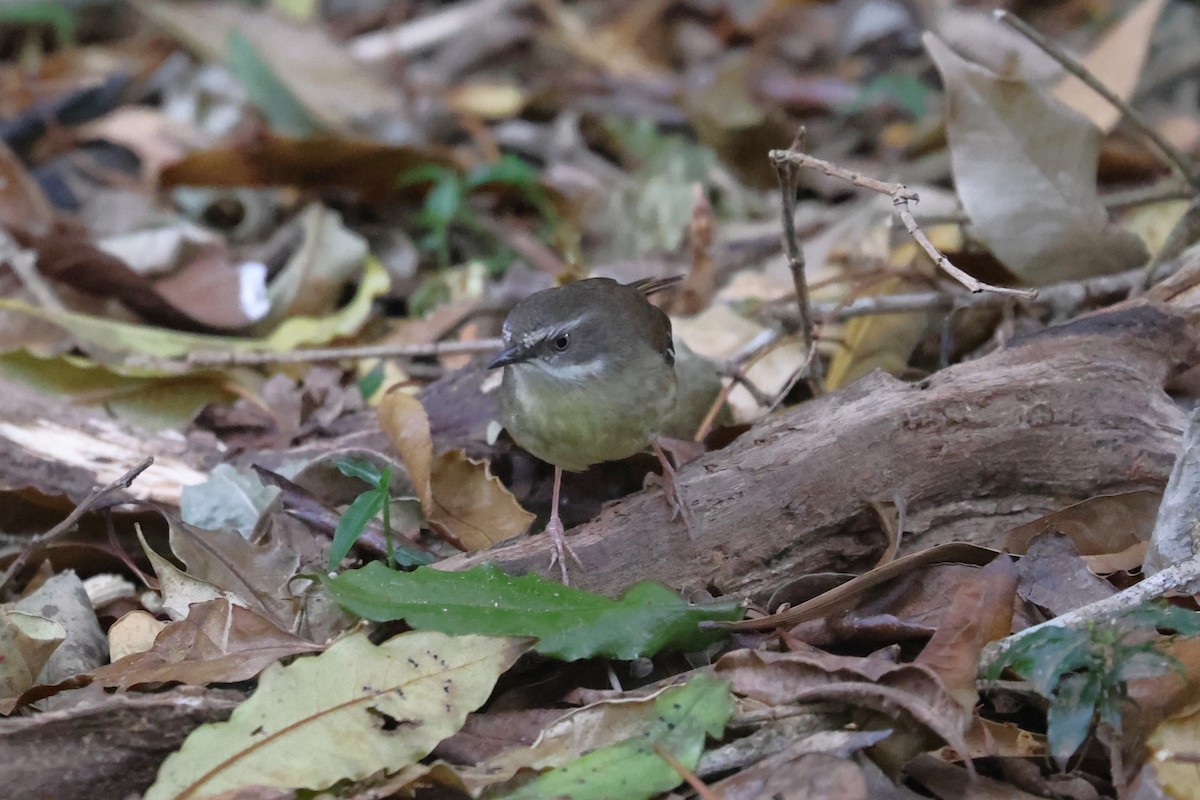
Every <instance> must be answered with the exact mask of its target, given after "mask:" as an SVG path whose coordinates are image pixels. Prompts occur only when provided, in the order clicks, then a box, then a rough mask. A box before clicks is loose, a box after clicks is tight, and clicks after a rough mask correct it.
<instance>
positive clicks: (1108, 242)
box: [924, 33, 1146, 285]
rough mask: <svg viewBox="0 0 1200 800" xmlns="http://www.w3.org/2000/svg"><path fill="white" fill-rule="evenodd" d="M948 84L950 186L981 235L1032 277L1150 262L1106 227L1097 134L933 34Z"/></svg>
mask: <svg viewBox="0 0 1200 800" xmlns="http://www.w3.org/2000/svg"><path fill="white" fill-rule="evenodd" d="M924 42H925V47H926V49H927V50H928V51H929V54H930V56H931V57H932V58H933V61H934V63H935V64H936V65H937V68H938V71H939V72H940V73H941V76H942V80H943V82H944V83H945V86H946V133H947V136H948V138H949V140H950V160H951V165H952V167H953V172H954V183H955V186H956V187H957V189H958V194H959V197H960V198H961V199H962V203H963V207H964V208H965V209H966V211H967V214H968V216H969V217H970V218H971V222H972V223H974V225H975V228H976V230H977V232H978V234H979V237H980V238H981V239H982V240H983V241H984V243H985V244H987V246H988V248H989V249H991V251H992V252H993V253H994V254H995V255H996V257H997V258H999V259H1000V260H1001V261H1002V262H1004V265H1005V266H1006V267H1008V268H1009V269H1010V270H1012V271H1013V272H1014V273H1016V274H1017V275H1019V276H1020V277H1021V278H1023V279H1024V280H1025V281H1027V282H1028V283H1031V284H1034V285H1044V284H1047V283H1051V282H1053V281H1063V280H1074V279H1077V278H1087V277H1091V276H1094V275H1107V274H1111V273H1114V272H1120V271H1122V270H1126V269H1132V268H1133V267H1136V266H1138V265H1139V264H1141V263H1142V262H1143V261H1144V260H1145V259H1146V248H1145V245H1143V244H1142V242H1141V240H1140V239H1138V238H1137V237H1136V236H1134V235H1132V234H1130V233H1127V232H1125V231H1123V230H1120V229H1119V228H1115V227H1113V226H1112V225H1110V224H1109V221H1108V214H1107V212H1106V211H1105V209H1104V205H1103V204H1102V203H1101V202H1100V197H1099V193H1098V192H1097V189H1096V164H1097V162H1098V159H1099V146H1100V132H1099V131H1098V130H1097V129H1096V127H1095V126H1094V125H1092V124H1091V123H1090V122H1088V121H1087V120H1086V119H1084V118H1083V117H1081V116H1080V115H1079V114H1077V113H1075V112H1074V111H1071V110H1070V109H1067V108H1064V107H1063V106H1062V105H1061V104H1058V103H1057V102H1055V101H1053V100H1051V99H1050V98H1049V97H1047V96H1046V95H1045V94H1044V93H1043V92H1041V91H1040V90H1038V89H1036V88H1034V87H1033V86H1030V85H1029V84H1027V83H1025V82H1024V81H1021V80H1014V79H1010V78H1006V77H1005V76H1002V75H997V74H994V73H992V72H990V71H988V70H986V69H984V68H983V67H980V66H978V65H976V64H972V63H970V62H968V61H966V60H965V59H963V58H962V57H961V56H959V55H957V54H956V53H955V52H954V51H953V50H951V49H950V48H949V47H948V46H946V45H945V44H944V43H943V42H942V41H941V40H940V39H938V38H937V37H936V36H934V35H932V34H929V33H927V34H925V37H924Z"/></svg>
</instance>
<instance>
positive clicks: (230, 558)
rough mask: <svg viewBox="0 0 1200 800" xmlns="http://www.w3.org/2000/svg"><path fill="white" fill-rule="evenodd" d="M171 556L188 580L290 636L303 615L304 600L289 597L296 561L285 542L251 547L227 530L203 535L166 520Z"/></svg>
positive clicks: (202, 532) (183, 523)
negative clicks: (231, 599) (209, 586)
mask: <svg viewBox="0 0 1200 800" xmlns="http://www.w3.org/2000/svg"><path fill="white" fill-rule="evenodd" d="M167 522H168V524H169V525H170V529H171V530H170V542H171V551H172V552H173V553H174V554H175V555H176V556H178V557H179V559H180V560H181V561H183V563H184V564H186V565H187V575H188V576H189V577H190V578H192V579H195V580H200V581H204V582H206V583H209V584H212V585H213V586H216V587H218V588H220V589H221V590H223V591H225V592H229V593H230V594H232V595H233V596H235V597H237V598H239V599H240V600H242V601H243V602H245V603H246V605H247V606H248V607H249V608H250V609H252V610H253V611H255V612H256V613H258V614H260V615H262V616H263V617H266V618H267V619H269V620H271V621H272V622H273V623H275V624H276V625H277V626H278V627H280V628H282V629H284V630H291V629H292V628H293V627H294V626H295V624H296V621H297V619H299V618H300V617H302V616H303V613H304V598H302V597H298V596H296V595H294V594H293V593H292V589H293V587H292V586H291V581H292V579H293V578H294V577H295V576H296V573H297V571H299V568H300V556H299V554H298V553H297V552H296V550H295V549H294V548H292V547H290V546H289V545H288V544H287V543H286V542H267V543H262V544H255V543H253V542H249V541H247V540H246V538H245V537H243V536H242V535H241V534H240V533H238V532H237V531H235V530H231V529H222V530H201V529H199V528H196V527H193V526H191V525H188V524H187V523H185V522H182V521H181V520H178V519H174V518H170V517H168V518H167Z"/></svg>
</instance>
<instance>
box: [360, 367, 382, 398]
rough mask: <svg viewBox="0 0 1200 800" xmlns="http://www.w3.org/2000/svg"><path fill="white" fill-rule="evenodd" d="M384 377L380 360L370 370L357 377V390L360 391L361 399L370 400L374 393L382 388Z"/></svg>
mask: <svg viewBox="0 0 1200 800" xmlns="http://www.w3.org/2000/svg"><path fill="white" fill-rule="evenodd" d="M384 377H385V370H384V368H383V362H382V361H380V362H379V363H378V364H376V365H375V366H374V367H372V368H371V371H370V372H368V373H367V374H366V375H363V376H362V377H361V378H359V379H358V391H359V392H361V393H362V396H363V400H367V401H370V399H371V398H372V397H374V396H375V393H376V392H378V391H379V390H380V389H382V388H383V380H384Z"/></svg>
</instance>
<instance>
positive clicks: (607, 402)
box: [500, 355, 675, 471]
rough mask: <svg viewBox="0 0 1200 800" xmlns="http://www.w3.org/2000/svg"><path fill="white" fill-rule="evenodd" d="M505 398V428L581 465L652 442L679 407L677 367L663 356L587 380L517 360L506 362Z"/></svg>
mask: <svg viewBox="0 0 1200 800" xmlns="http://www.w3.org/2000/svg"><path fill="white" fill-rule="evenodd" d="M654 357H655V358H659V357H658V356H657V355H656V356H654ZM639 367H645V368H639ZM500 402H501V411H502V415H503V422H504V427H505V428H507V429H508V432H509V434H510V435H511V436H512V438H513V439H514V440H515V441H516V442H517V444H519V445H521V447H523V448H525V449H526V450H528V451H529V452H530V453H532V454H533V455H535V456H537V457H538V458H540V459H542V460H543V461H548V462H549V463H551V464H554V465H555V466H559V467H562V468H563V469H565V470H568V471H580V470H583V469H586V468H587V467H589V466H591V465H592V464H597V463H600V462H602V461H616V460H618V459H622V458H627V457H629V456H631V455H634V454H635V453H638V452H640V451H641V450H643V449H644V448H645V447H646V446H647V445H649V443H650V440H651V439H652V438H653V437H654V436H655V435H656V434H657V433H658V432H659V431H660V429H661V426H662V424H663V421H664V420H665V419H666V418H667V416H668V415H669V414H670V413H671V411H672V410H673V409H674V407H675V373H674V370H673V369H666V370H664V369H663V368H662V361H661V359H659V360H658V361H657V363H655V364H647V365H633V366H632V368H625V369H622V370H618V371H617V374H615V375H613V374H610V375H607V376H604V377H603V378H599V379H598V380H594V381H583V382H580V381H575V380H569V379H563V378H559V377H555V376H553V375H550V374H547V372H546V371H544V370H543V369H541V368H539V367H538V366H537V365H532V364H516V365H511V366H508V367H505V369H504V380H503V383H502V384H501V391H500Z"/></svg>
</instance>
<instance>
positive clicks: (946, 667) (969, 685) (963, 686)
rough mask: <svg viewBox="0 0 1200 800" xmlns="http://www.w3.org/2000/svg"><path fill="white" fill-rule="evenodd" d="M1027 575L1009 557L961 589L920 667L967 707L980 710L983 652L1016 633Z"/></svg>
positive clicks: (920, 659)
mask: <svg viewBox="0 0 1200 800" xmlns="http://www.w3.org/2000/svg"><path fill="white" fill-rule="evenodd" d="M1020 577H1021V574H1020V572H1019V571H1018V570H1017V566H1016V565H1015V564H1014V563H1013V560H1012V559H1011V558H1009V557H1008V555H1006V554H1001V555H999V556H997V557H996V558H995V559H994V560H993V561H992V562H991V563H990V564H988V565H987V566H986V567H984V568H983V569H980V570H978V571H977V572H976V579H975V580H972V581H969V582H964V583H962V584H960V585H959V587H958V591H957V592H955V593H954V599H953V600H952V601H951V603H950V607H949V608H948V609H947V610H946V613H944V614H943V615H942V619H941V621H940V622H939V623H938V628H937V630H936V631H935V632H934V634H933V638H931V639H930V640H929V643H928V644H926V645H925V648H924V649H923V650H922V651H921V654H920V655H918V656H917V659H916V663H918V664H924V665H925V666H927V667H929V668H930V669H931V670H933V671H934V672H935V673H937V675H938V676H939V677H941V679H942V682H943V683H944V684H945V685H946V689H947V690H948V691H949V692H950V693H951V694H952V695H953V696H954V698H955V699H956V700H958V702H959V703H961V704H962V706H963V708H965V709H967V710H970V709H972V708H974V707H975V703H976V701H977V700H978V699H979V694H978V692H976V690H975V675H976V673H977V672H978V671H979V653H980V651H981V650H982V649H983V646H984V645H985V644H987V643H988V642H991V641H994V640H996V639H999V638H1001V637H1004V636H1007V635H1008V634H1009V633H1011V632H1012V616H1013V599H1014V597H1015V596H1016V593H1017V582H1018V581H1019V580H1020Z"/></svg>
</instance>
